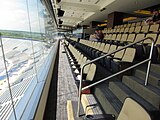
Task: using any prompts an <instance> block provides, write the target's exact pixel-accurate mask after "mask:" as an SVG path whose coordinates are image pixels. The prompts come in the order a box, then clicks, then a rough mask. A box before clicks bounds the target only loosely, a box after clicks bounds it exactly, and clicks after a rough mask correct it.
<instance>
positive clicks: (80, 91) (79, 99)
mask: <svg viewBox="0 0 160 120" xmlns="http://www.w3.org/2000/svg"><path fill="white" fill-rule="evenodd" d="M148 39H149V40H151V49H150V54H149V58H148V59H145V60H143V61H141V62H139V63H137V64H135V65H132V66H130V67H128V68H126V69H124V70H122V71H119V72H117V73H114V74H112V75H110V76H108V77H106V78H104V79H101V80H99V81H97V82H95V83H92V84H90V85H88V86H85V87H83V88H82V82H83V81H82V79H83V70H84V67H85V66H86V65H88V64H91V63H93V62H96V61H98V60H100V59H102V58H104V57H106V56H109V55H111V54H114V53H116V52H119V51H121V50H123V49H126V48H128V47H130V46H132V45H135V44H137V43H140V42H142V41H145V40H148ZM153 47H154V39H153V38H152V37H147V38H144V39H142V40H139V41H136V42H134V43H131V44H128V45H126V46H124V47H122V48H120V49H118V50H115V51H113V52H110V53H108V54H105V55H103V56H100V57H98V58H95V59H93V60H91V61H89V62H87V63H86V64H84V65H83V66H82V68H81V79H80V84H79V95H78V107H77V117H79V116H80V102H81V93H82V91H83V90H86V89H88V88H90V87H93V86H95V85H97V84H99V83H101V82H104V81H106V80H108V79H111V78H113V77H115V76H117V75H119V74H121V73H124V72H126V71H128V70H131V69H133V68H135V67H137V66H139V65H141V64H143V63H146V62H148V67H147V73H146V78H145V83H144V84H145V86H146V85H147V83H148V77H149V72H150V66H151V57H152V53H153Z"/></svg>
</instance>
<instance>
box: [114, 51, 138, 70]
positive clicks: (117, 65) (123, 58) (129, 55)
mask: <svg viewBox="0 0 160 120" xmlns="http://www.w3.org/2000/svg"><path fill="white" fill-rule="evenodd" d="M120 52H121V53H119V54H118V55H117V56H116V57H117V58H116V57H115V58H113V59H112V60H111V68H112V72H113V73H116V72H118V71H120V70H122V69H125V68H127V67H129V66H131V65H132V63H133V60H134V58H135V54H136V49H135V48H126V50H125V51H124V50H122V51H120ZM123 54H124V55H123ZM115 55H116V53H115Z"/></svg>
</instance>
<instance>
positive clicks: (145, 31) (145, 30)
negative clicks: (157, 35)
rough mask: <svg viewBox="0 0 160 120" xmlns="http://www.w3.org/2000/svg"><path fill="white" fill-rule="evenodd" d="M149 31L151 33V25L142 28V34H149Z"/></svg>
mask: <svg viewBox="0 0 160 120" xmlns="http://www.w3.org/2000/svg"><path fill="white" fill-rule="evenodd" d="M148 31H149V25H144V26H142V29H141V32H142V33H148Z"/></svg>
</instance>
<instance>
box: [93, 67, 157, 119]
mask: <svg viewBox="0 0 160 120" xmlns="http://www.w3.org/2000/svg"><path fill="white" fill-rule="evenodd" d="M145 74H146V65H141V66H139V67H137V68H135V69H134V71H133V74H132V76H123V78H122V80H121V81H120V80H119V81H112V82H109V84H107V83H102V84H100V85H97V86H95V88H94V95H95V97H96V99H97V100H98V101H99V103H100V105H101V108H102V109H103V111H104V113H108V114H115V115H116V116H118V114H119V112H120V110H121V107H122V104H123V102H124V100H125V98H127V97H131V98H133V99H135V100H136V101H138V102H139V103H140V104H141V105H142V106H144V107H145V108H146V109H147V111H148V112H149V113H150V114H151V116H153V119H154V118H156V120H158V119H159V118H157V116H156V115H157V114H160V113H159V111H160V65H159V64H151V71H150V76H149V80H148V85H147V86H144V81H145Z"/></svg>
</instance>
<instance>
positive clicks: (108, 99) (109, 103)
mask: <svg viewBox="0 0 160 120" xmlns="http://www.w3.org/2000/svg"><path fill="white" fill-rule="evenodd" d="M94 95H95V97H96V98H97V100H98V101H99V103H100V104H101V107H102V108H103V110H104V112H105V113H106V114H114V115H115V116H118V113H119V112H120V110H121V107H122V102H121V101H120V100H119V99H118V98H117V97H116V96H115V95H114V94H113V93H112V91H111V90H110V89H109V88H108V86H107V85H106V84H101V85H98V86H96V87H95V89H94Z"/></svg>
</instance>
